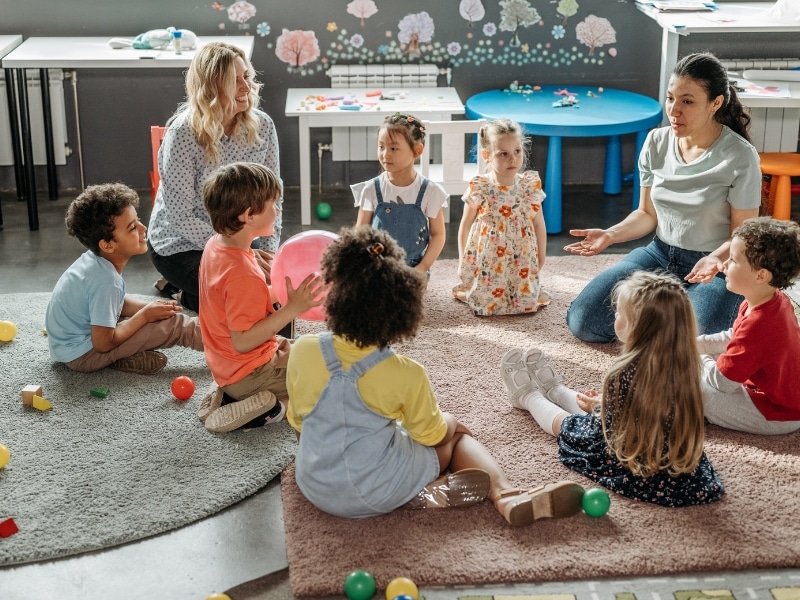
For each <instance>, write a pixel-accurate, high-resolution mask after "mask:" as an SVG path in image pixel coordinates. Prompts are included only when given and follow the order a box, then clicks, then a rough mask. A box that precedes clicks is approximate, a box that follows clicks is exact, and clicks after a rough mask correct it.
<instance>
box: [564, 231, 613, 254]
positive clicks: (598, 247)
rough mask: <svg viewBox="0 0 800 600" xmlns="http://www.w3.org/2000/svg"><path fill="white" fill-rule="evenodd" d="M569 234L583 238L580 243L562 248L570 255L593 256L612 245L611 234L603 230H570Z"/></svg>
mask: <svg viewBox="0 0 800 600" xmlns="http://www.w3.org/2000/svg"><path fill="white" fill-rule="evenodd" d="M569 234H570V235H574V236H576V237H580V236H583V239H582V240H581V241H579V242H573V243H572V244H567V245H566V246H564V250H565V251H567V252H569V253H570V254H578V255H580V256H594V255H595V254H599V253H600V252H602V251H603V250H605V249H606V248H608V247H609V246H610V245H611V244H613V243H614V240H613V239H612V238H611V234H610V233H609V232H608V231H606V230H605V229H570V230H569Z"/></svg>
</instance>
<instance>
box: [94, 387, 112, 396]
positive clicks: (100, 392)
mask: <svg viewBox="0 0 800 600" xmlns="http://www.w3.org/2000/svg"><path fill="white" fill-rule="evenodd" d="M110 391H111V390H109V389H108V388H107V387H96V388H92V391H91V392H89V393H90V394H91V395H92V396H94V397H96V398H106V397H108V392H110Z"/></svg>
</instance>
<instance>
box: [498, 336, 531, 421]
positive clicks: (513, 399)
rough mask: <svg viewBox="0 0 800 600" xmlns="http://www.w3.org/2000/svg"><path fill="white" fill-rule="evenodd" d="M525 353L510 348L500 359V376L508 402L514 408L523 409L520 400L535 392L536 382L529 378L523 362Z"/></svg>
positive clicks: (518, 349)
mask: <svg viewBox="0 0 800 600" xmlns="http://www.w3.org/2000/svg"><path fill="white" fill-rule="evenodd" d="M524 356H525V352H524V351H523V350H522V349H521V348H512V349H511V350H509V351H508V352H506V353H505V354H504V355H503V358H501V359H500V375H501V377H502V378H503V384H504V385H505V388H506V392H507V393H508V402H509V404H511V406H513V407H514V408H521V409H524V408H525V407H524V406H522V404H520V402H519V401H520V399H521V398H522V397H523V396H524V395H525V394H527V393H528V392H531V391H534V390H536V389H537V388H536V382H535V381H534V380H533V379H532V378H531V374H530V371H529V369H528V368H527V367H526V365H525V361H524Z"/></svg>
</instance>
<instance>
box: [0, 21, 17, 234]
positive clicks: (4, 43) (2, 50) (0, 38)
mask: <svg viewBox="0 0 800 600" xmlns="http://www.w3.org/2000/svg"><path fill="white" fill-rule="evenodd" d="M21 43H22V36H21V35H0V60H2V58H3V57H4V56H5V55H6V54H8V53H9V52H11V51H12V50H13V49H14V48H16V47H17V46H19V45H20V44H21ZM6 92H7V93H8V117H9V123H10V124H11V127H10V129H13V128H14V127H15V126H16V124H17V118H16V117H17V103H16V99H15V96H14V86H13V85H12V82H11V81H6ZM18 141H19V140H18V139H17V137H16V136H14V135H12V136H11V143H12V146H13V147H14V149H15V153H16V152H18V151H19V146H17V145H16V144H15V142H18ZM14 177H15V178H16V180H17V187H18V188H19V186H20V183H21V182H22V164H21V163H20V164H17V161H14ZM2 225H3V211H2V210H0V226H2Z"/></svg>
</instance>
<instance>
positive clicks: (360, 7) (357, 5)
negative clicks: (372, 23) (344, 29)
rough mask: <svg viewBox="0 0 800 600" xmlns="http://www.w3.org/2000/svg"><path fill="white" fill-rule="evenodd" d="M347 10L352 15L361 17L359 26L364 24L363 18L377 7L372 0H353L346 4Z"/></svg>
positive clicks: (366, 17)
mask: <svg viewBox="0 0 800 600" xmlns="http://www.w3.org/2000/svg"><path fill="white" fill-rule="evenodd" d="M347 12H348V13H349V14H351V15H353V16H354V17H358V18H360V19H361V26H362V27H363V26H364V19H369V18H370V17H371V16H372V15H374V14H375V13H376V12H378V7H377V6H376V5H375V2H373V0H353V1H352V2H351V3H350V4H348V5H347Z"/></svg>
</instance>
